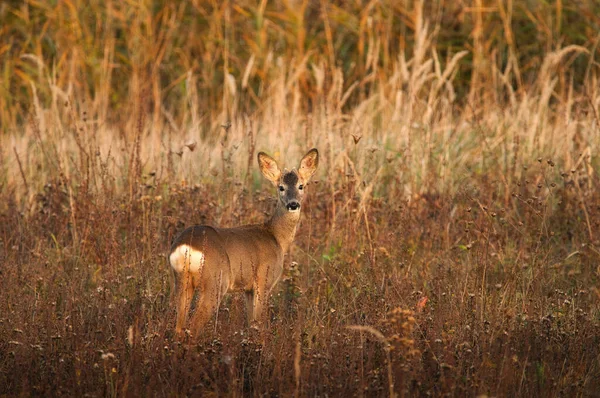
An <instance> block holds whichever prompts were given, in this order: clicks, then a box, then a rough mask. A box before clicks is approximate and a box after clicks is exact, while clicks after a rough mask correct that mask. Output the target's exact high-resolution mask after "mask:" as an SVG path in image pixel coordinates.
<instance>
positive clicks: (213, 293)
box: [191, 274, 229, 338]
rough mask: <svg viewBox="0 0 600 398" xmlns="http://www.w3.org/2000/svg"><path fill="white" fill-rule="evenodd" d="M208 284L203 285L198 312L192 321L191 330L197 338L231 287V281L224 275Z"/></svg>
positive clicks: (212, 279) (216, 277)
mask: <svg viewBox="0 0 600 398" xmlns="http://www.w3.org/2000/svg"><path fill="white" fill-rule="evenodd" d="M207 282H208V283H204V284H203V285H202V288H201V290H200V297H199V298H198V302H197V304H196V310H195V312H194V315H193V316H192V320H191V330H192V334H193V335H194V337H195V338H198V337H199V336H200V331H201V330H202V327H203V326H204V325H206V323H207V322H208V321H209V320H210V318H211V316H213V314H214V313H215V312H216V310H217V309H218V307H219V304H221V300H222V299H223V296H224V295H225V293H227V288H228V286H229V279H228V278H227V277H226V276H225V275H222V274H219V275H216V276H215V277H214V278H211V279H210V280H209V281H207Z"/></svg>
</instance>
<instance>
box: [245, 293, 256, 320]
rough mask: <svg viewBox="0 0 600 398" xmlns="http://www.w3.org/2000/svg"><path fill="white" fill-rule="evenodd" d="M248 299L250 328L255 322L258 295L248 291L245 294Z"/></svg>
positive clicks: (247, 311)
mask: <svg viewBox="0 0 600 398" xmlns="http://www.w3.org/2000/svg"><path fill="white" fill-rule="evenodd" d="M244 294H245V298H246V315H247V316H248V326H250V325H252V322H254V305H255V299H256V295H255V294H254V290H248V291H246V292H244Z"/></svg>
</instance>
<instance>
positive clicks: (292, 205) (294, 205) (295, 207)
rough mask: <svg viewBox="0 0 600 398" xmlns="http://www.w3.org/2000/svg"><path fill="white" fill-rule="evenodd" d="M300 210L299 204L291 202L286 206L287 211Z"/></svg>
mask: <svg viewBox="0 0 600 398" xmlns="http://www.w3.org/2000/svg"><path fill="white" fill-rule="evenodd" d="M299 208H300V203H299V202H296V201H293V202H290V203H288V204H287V209H288V210H291V211H294V210H298V209H299Z"/></svg>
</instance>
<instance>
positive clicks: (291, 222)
mask: <svg viewBox="0 0 600 398" xmlns="http://www.w3.org/2000/svg"><path fill="white" fill-rule="evenodd" d="M298 221H300V212H299V211H297V212H293V213H292V212H289V211H287V210H286V209H285V208H284V207H283V206H282V205H281V204H280V203H279V204H278V205H277V208H276V209H275V213H274V214H273V216H272V217H271V219H270V220H269V221H267V222H266V226H267V228H269V230H270V231H271V233H272V234H273V236H275V239H276V240H277V243H279V246H280V247H281V249H282V250H283V251H284V252H286V251H287V249H288V248H289V247H290V244H291V243H292V241H293V240H294V236H295V235H296V227H298Z"/></svg>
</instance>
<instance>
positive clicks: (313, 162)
mask: <svg viewBox="0 0 600 398" xmlns="http://www.w3.org/2000/svg"><path fill="white" fill-rule="evenodd" d="M318 165H319V151H317V148H313V149H311V150H310V151H308V153H307V154H306V155H304V157H303V158H302V160H301V161H300V167H299V168H298V174H300V178H302V180H303V181H304V182H308V180H310V177H312V176H313V174H315V171H316V170H317V166H318Z"/></svg>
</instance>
